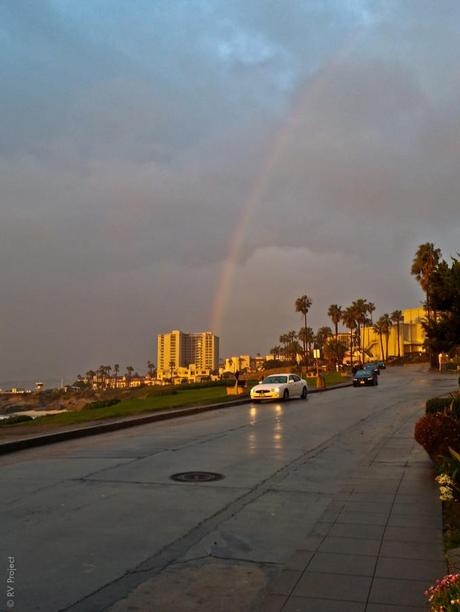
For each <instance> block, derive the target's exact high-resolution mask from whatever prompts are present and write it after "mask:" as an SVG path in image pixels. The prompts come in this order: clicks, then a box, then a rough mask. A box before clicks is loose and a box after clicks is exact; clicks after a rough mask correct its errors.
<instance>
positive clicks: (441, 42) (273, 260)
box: [0, 0, 460, 380]
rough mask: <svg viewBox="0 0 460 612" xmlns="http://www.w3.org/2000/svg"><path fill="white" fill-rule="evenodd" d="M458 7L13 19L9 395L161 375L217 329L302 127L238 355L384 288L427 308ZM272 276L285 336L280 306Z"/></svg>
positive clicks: (181, 5) (236, 343)
mask: <svg viewBox="0 0 460 612" xmlns="http://www.w3.org/2000/svg"><path fill="white" fill-rule="evenodd" d="M459 13H460V7H459V6H458V4H457V3H456V2H444V3H442V4H441V5H436V6H435V5H434V4H433V3H432V2H425V1H420V2H418V3H417V5H416V6H415V5H414V3H412V2H394V3H393V2H381V3H379V2H364V1H358V0H355V1H350V2H346V3H345V2H342V1H340V2H339V1H337V2H333V1H331V2H323V1H321V2H285V3H279V2H267V1H265V0H264V1H263V2H262V1H258V0H257V1H256V0H253V1H252V2H249V3H248V2H246V1H245V2H243V1H241V2H239V1H234V2H211V1H209V2H206V1H200V2H198V1H197V2H193V3H189V2H181V1H171V2H163V3H162V2H158V3H151V2H142V1H135V2H131V3H122V2H113V1H112V0H111V1H110V2H109V1H102V0H98V1H97V2H83V1H82V2H78V3H74V2H71V1H68V2H61V1H60V2H57V1H56V2H52V1H49V2H46V3H45V2H42V3H35V2H26V1H18V2H14V3H11V2H3V3H0V44H1V46H2V54H1V56H0V57H1V59H0V67H1V70H2V92H1V94H0V112H1V116H2V130H1V133H0V184H1V214H2V219H1V229H0V232H1V240H0V257H1V261H2V267H1V273H0V276H1V281H2V286H3V287H4V288H6V289H5V291H4V295H3V299H2V301H1V304H0V320H1V321H2V323H1V327H0V344H1V346H2V353H1V354H2V358H1V361H0V373H1V375H0V380H1V379H9V378H14V377H16V378H22V377H29V376H35V375H36V376H46V375H51V376H52V375H60V374H64V375H70V374H72V373H75V372H76V371H77V370H83V369H85V368H88V367H90V366H95V365H99V362H108V361H121V362H134V365H136V366H137V367H139V368H142V367H143V363H144V362H145V360H146V359H147V357H149V356H151V353H152V346H153V337H154V334H155V333H157V332H158V331H161V330H164V329H168V328H170V327H178V326H179V327H184V328H189V329H199V328H207V327H208V325H209V321H210V312H211V306H212V299H213V294H214V291H215V289H216V286H217V280H218V277H219V275H220V272H221V265H222V262H223V261H224V259H225V257H226V254H227V253H228V249H229V242H230V239H231V235H232V233H233V231H234V228H235V227H236V226H237V224H238V220H239V218H240V216H241V214H242V212H243V210H244V207H245V203H246V201H247V200H248V197H249V196H250V194H251V189H252V186H253V185H254V182H255V181H257V177H258V176H261V175H262V174H263V169H264V167H265V164H266V161H265V160H266V159H267V158H268V157H269V156H270V155H271V152H273V151H274V150H275V149H276V147H277V142H278V140H279V134H281V133H282V134H284V140H283V145H282V146H281V147H279V150H278V152H277V154H276V161H275V163H274V164H273V166H272V169H271V173H270V175H269V177H268V179H267V180H266V181H265V182H264V189H263V190H262V193H261V196H260V198H259V200H258V201H257V203H256V207H255V210H254V216H253V218H252V221H251V224H250V227H249V228H248V231H247V233H246V237H245V240H244V244H243V246H242V250H241V253H240V257H239V267H238V270H237V280H236V281H235V286H234V287H233V291H232V292H231V298H230V303H229V305H228V309H227V312H226V315H225V317H224V319H223V329H222V336H223V347H224V350H225V351H226V352H227V351H228V352H245V351H249V350H251V351H256V350H261V351H263V350H266V349H268V348H269V346H271V344H272V343H273V341H274V340H276V336H277V334H278V333H279V332H280V331H282V330H283V329H284V328H290V327H292V326H293V325H294V324H295V325H296V324H297V320H296V317H295V314H294V313H292V301H293V299H294V298H295V297H296V296H297V294H298V293H299V291H300V292H301V293H302V292H304V291H308V293H311V294H312V297H313V300H314V308H313V312H312V321H313V323H314V324H321V323H323V322H324V317H325V310H326V308H327V306H328V304H329V303H331V302H332V301H334V302H336V301H337V302H341V303H345V302H347V301H350V300H351V299H354V298H356V297H359V296H361V295H363V296H364V297H368V298H369V299H372V300H374V301H376V302H377V305H378V308H379V310H383V309H393V308H396V307H399V306H411V305H416V303H417V301H418V300H419V299H420V298H421V296H420V294H419V293H418V291H417V288H416V285H415V283H414V282H413V281H412V280H411V279H410V278H409V275H408V270H409V267H410V258H411V257H412V255H413V252H414V250H415V248H416V246H417V245H418V243H420V242H423V241H426V240H430V241H431V240H434V241H436V242H438V244H439V246H441V248H443V250H444V251H445V252H446V254H454V253H455V251H456V250H458V246H457V242H458V229H459V215H458V202H459V201H460V187H459V181H458V168H457V166H458V162H457V160H458V158H459V153H460V151H459V142H460V139H459V136H460V134H459V125H460V122H459V119H460V117H459V114H460V112H459V106H458V103H457V101H458V97H459V85H458V83H459V82H460V81H459V79H458V75H459V67H460V65H459V63H458V61H456V60H455V58H456V57H458V51H459V42H458V41H459V40H460V39H459V36H458V26H457V24H458V23H459V22H458V18H459V17H460V15H459ZM427 24H429V27H428V25H427ZM269 270H272V272H271V273H269V274H270V279H271V280H270V282H271V285H272V286H275V287H277V290H276V291H273V292H271V293H270V294H269V295H267V296H266V300H267V303H266V305H267V311H268V312H271V313H272V314H273V316H274V314H275V313H276V316H277V321H276V323H274V322H273V320H272V317H269V316H266V317H265V316H262V315H261V314H260V312H257V309H258V304H259V302H260V300H259V297H260V294H261V292H263V291H264V287H266V275H267V271H269ZM350 270H351V271H357V272H358V273H359V282H358V279H357V276H356V275H355V274H351V275H350ZM255 319H257V326H255V325H253V324H252V323H253V322H254V320H255ZM242 321H246V322H247V327H245V325H243V323H242ZM251 321H252V323H251ZM249 330H251V334H250V336H248V334H249ZM230 337H231V338H232V340H230Z"/></svg>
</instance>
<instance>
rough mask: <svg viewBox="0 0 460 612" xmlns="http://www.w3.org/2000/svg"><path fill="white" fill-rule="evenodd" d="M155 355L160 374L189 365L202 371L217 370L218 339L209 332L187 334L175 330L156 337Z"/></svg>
mask: <svg viewBox="0 0 460 612" xmlns="http://www.w3.org/2000/svg"><path fill="white" fill-rule="evenodd" d="M157 355H158V357H157V362H158V370H161V371H162V372H165V371H166V370H171V369H177V368H180V367H185V368H187V367H189V366H190V365H191V364H194V365H196V367H197V368H199V369H203V370H204V369H206V370H211V371H212V370H217V369H218V368H219V338H218V336H215V335H214V334H213V333H212V332H210V331H206V332H199V333H196V334H187V333H184V332H181V331H179V330H177V329H176V330H173V331H171V332H168V333H166V334H159V335H158V340H157Z"/></svg>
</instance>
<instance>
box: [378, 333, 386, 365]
mask: <svg viewBox="0 0 460 612" xmlns="http://www.w3.org/2000/svg"><path fill="white" fill-rule="evenodd" d="M379 338H380V354H381V355H382V361H384V360H385V353H384V351H383V334H382V332H379Z"/></svg>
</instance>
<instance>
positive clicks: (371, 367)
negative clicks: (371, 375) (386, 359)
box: [363, 361, 380, 374]
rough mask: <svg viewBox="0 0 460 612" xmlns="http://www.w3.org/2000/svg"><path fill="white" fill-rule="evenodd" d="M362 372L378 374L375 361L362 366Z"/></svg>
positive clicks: (377, 366)
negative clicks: (368, 371) (367, 371)
mask: <svg viewBox="0 0 460 612" xmlns="http://www.w3.org/2000/svg"><path fill="white" fill-rule="evenodd" d="M363 370H370V371H371V372H375V373H376V374H380V367H379V365H378V364H377V362H376V361H369V363H366V364H364V367H363Z"/></svg>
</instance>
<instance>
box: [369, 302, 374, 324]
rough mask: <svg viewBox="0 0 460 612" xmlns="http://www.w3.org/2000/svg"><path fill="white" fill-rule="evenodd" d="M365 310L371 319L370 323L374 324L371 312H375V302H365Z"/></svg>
mask: <svg viewBox="0 0 460 612" xmlns="http://www.w3.org/2000/svg"><path fill="white" fill-rule="evenodd" d="M367 312H368V313H369V315H370V319H371V325H373V324H374V322H373V320H372V313H374V312H375V304H374V302H367Z"/></svg>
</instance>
